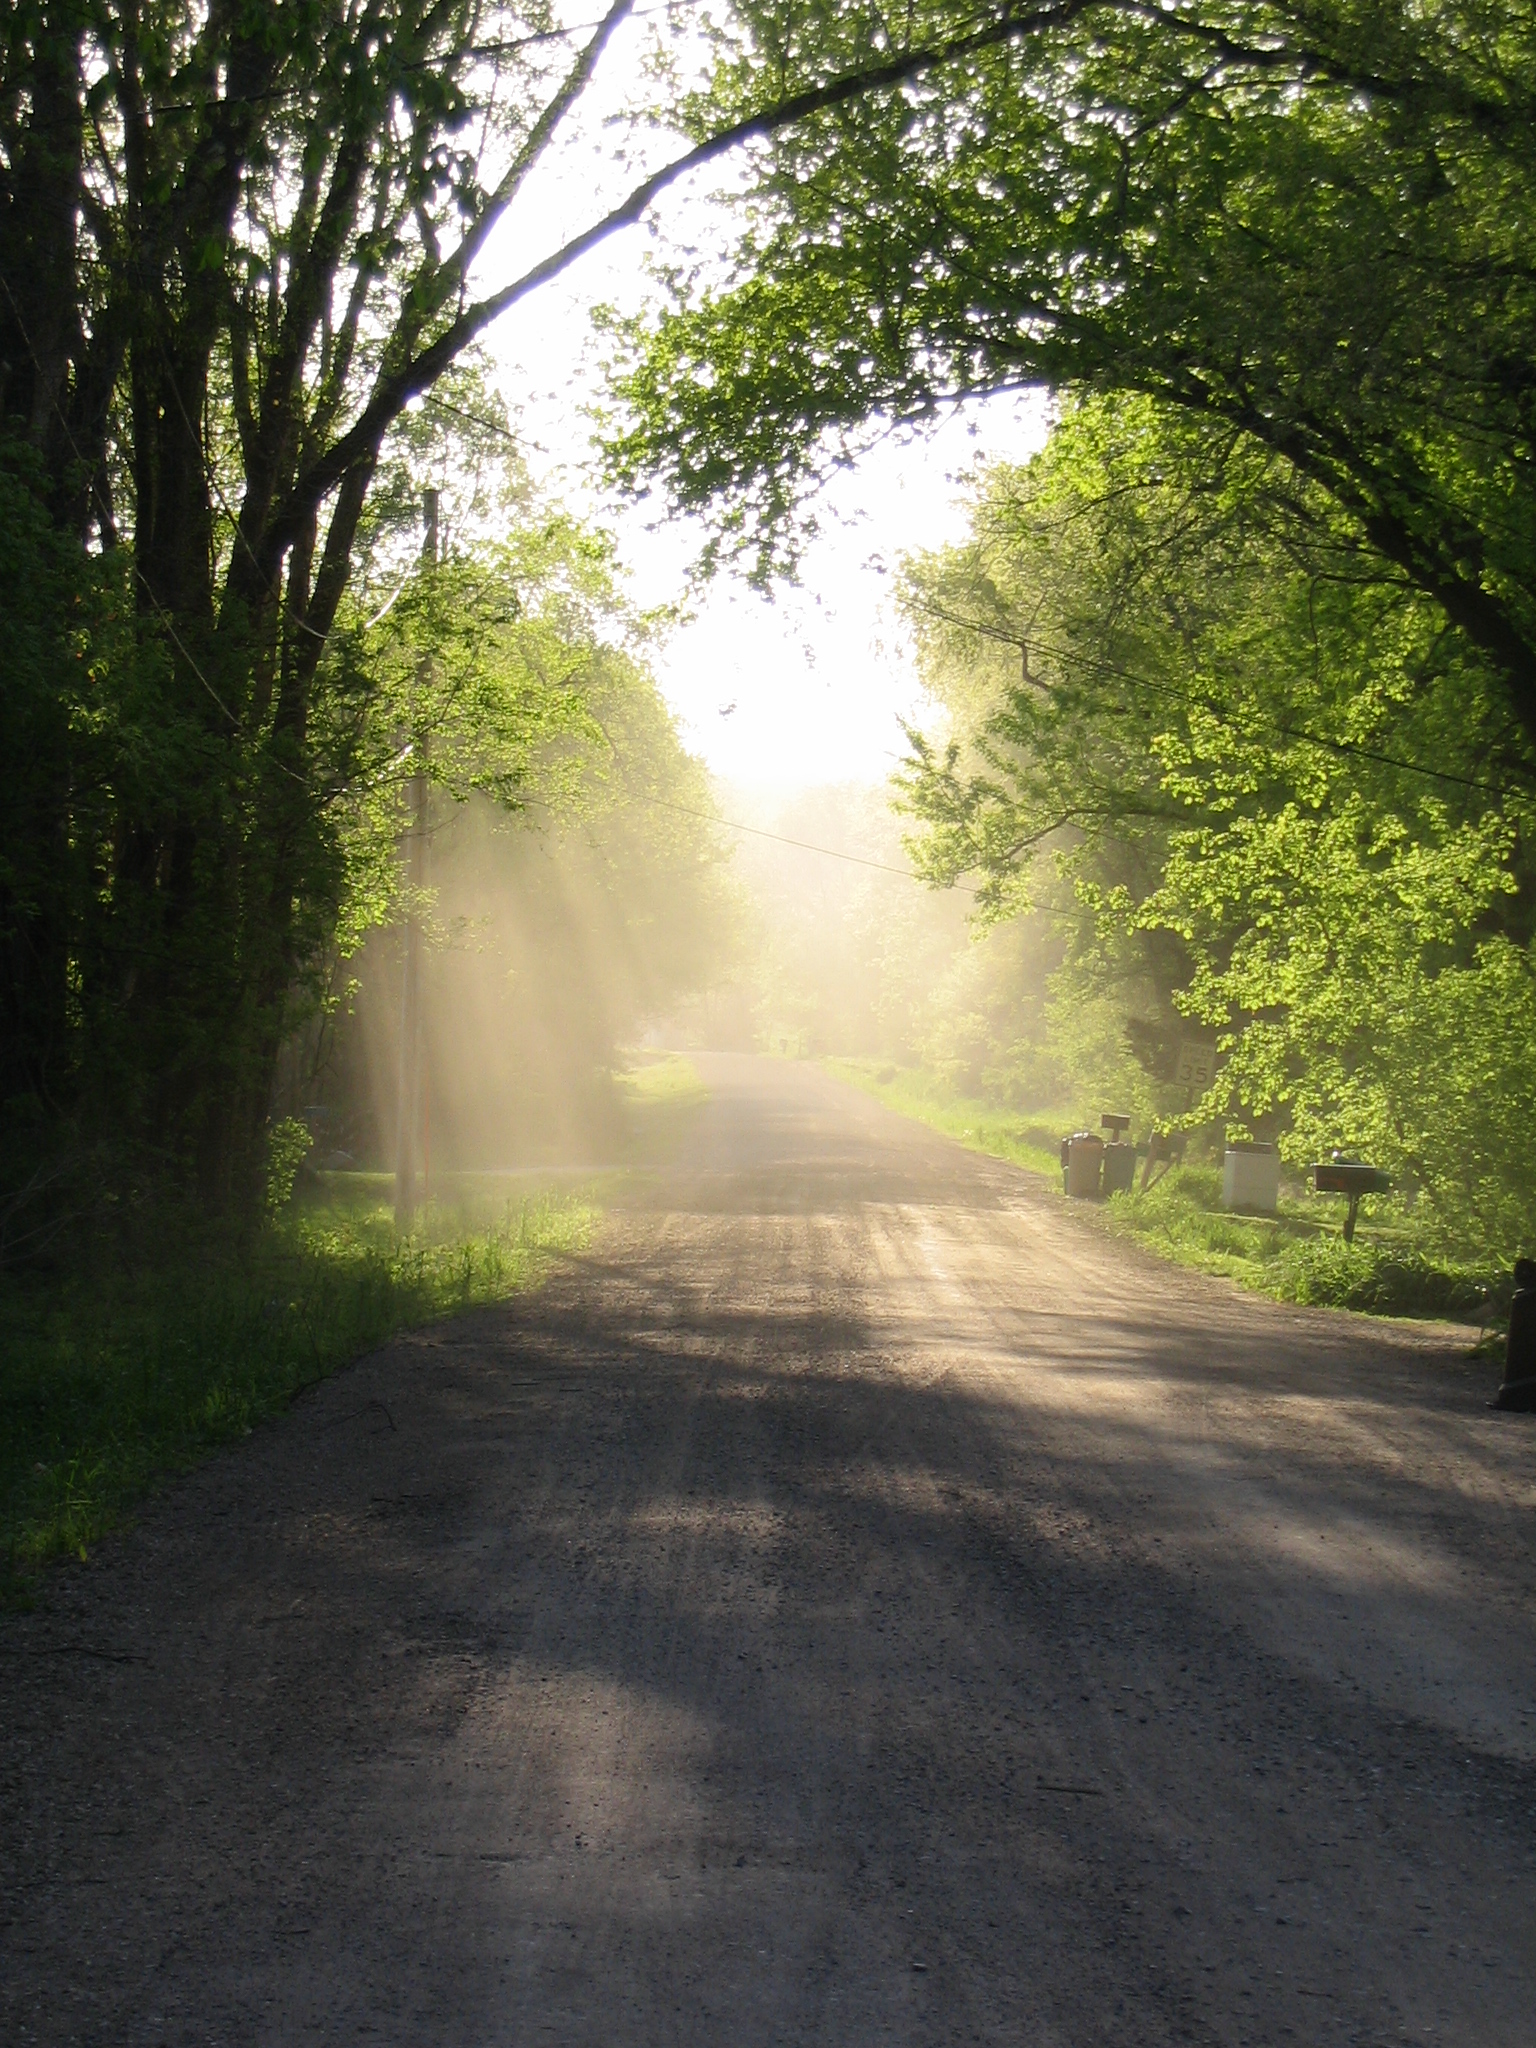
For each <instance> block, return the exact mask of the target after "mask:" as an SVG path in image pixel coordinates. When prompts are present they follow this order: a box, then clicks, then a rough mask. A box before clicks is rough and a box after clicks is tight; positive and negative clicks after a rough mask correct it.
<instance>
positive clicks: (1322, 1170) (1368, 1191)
mask: <svg viewBox="0 0 1536 2048" xmlns="http://www.w3.org/2000/svg"><path fill="white" fill-rule="evenodd" d="M1312 1185H1313V1187H1315V1188H1316V1189H1317V1192H1318V1193H1319V1194H1320V1195H1348V1197H1349V1213H1348V1214H1347V1215H1346V1216H1345V1218H1344V1242H1345V1243H1346V1244H1353V1243H1354V1241H1355V1218H1356V1217H1357V1216H1358V1215H1359V1213H1360V1198H1361V1196H1362V1195H1384V1194H1386V1193H1387V1192H1388V1191H1389V1190H1390V1188H1391V1186H1392V1182H1391V1179H1390V1178H1389V1176H1388V1175H1386V1174H1384V1173H1383V1172H1382V1170H1381V1168H1380V1167H1379V1166H1366V1165H1364V1164H1363V1163H1362V1162H1361V1161H1360V1160H1358V1159H1340V1158H1339V1157H1338V1155H1337V1154H1335V1155H1334V1157H1333V1158H1332V1159H1329V1160H1324V1161H1320V1162H1319V1163H1318V1164H1317V1165H1316V1166H1314V1167H1313V1169H1312Z"/></svg>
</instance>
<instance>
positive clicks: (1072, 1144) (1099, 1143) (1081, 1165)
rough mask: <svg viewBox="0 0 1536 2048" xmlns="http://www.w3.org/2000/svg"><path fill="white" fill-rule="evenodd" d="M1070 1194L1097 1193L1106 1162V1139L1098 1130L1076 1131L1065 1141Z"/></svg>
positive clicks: (1063, 1148)
mask: <svg viewBox="0 0 1536 2048" xmlns="http://www.w3.org/2000/svg"><path fill="white" fill-rule="evenodd" d="M1062 1150H1063V1151H1064V1152H1065V1153H1066V1161H1065V1166H1066V1182H1067V1193H1068V1194H1069V1195H1079V1196H1081V1195H1090V1196H1091V1195H1096V1194H1097V1193H1098V1192H1099V1176H1100V1173H1101V1172H1102V1170H1103V1164H1104V1140H1103V1139H1102V1138H1101V1137H1100V1136H1099V1135H1098V1133H1097V1132H1096V1131H1074V1132H1073V1133H1072V1135H1071V1137H1070V1138H1067V1139H1065V1140H1064V1141H1063V1144H1062Z"/></svg>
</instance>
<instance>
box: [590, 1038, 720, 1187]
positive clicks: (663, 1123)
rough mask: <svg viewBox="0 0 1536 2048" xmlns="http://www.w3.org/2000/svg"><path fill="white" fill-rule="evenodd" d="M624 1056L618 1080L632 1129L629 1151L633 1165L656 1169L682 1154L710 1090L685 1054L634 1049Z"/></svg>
mask: <svg viewBox="0 0 1536 2048" xmlns="http://www.w3.org/2000/svg"><path fill="white" fill-rule="evenodd" d="M622 1058H623V1059H624V1061H625V1064H624V1065H623V1066H621V1067H618V1068H616V1069H615V1072H614V1077H613V1080H614V1087H615V1089H616V1091H617V1093H618V1098H619V1102H620V1105H621V1106H622V1109H623V1112H624V1121H625V1124H626V1126H627V1137H626V1144H625V1152H626V1155H627V1158H628V1160H629V1161H630V1163H632V1164H634V1165H638V1166H646V1165H652V1166H653V1165H656V1164H657V1163H659V1162H660V1161H661V1160H664V1159H669V1158H671V1157H672V1156H673V1155H674V1154H675V1152H676V1151H677V1150H678V1148H679V1146H680V1145H681V1144H682V1142H683V1139H684V1138H685V1137H686V1136H687V1134H688V1130H689V1128H690V1126H691V1125H692V1123H693V1121H694V1119H695V1117H696V1116H697V1115H698V1113H699V1111H700V1110H701V1109H702V1108H703V1107H704V1104H705V1103H706V1102H707V1101H708V1100H709V1090H708V1088H707V1087H706V1086H705V1084H704V1082H703V1080H702V1079H701V1077H700V1074H699V1070H698V1068H697V1067H696V1066H695V1065H694V1064H693V1061H692V1060H691V1059H689V1058H687V1057H686V1055H685V1054H683V1053H676V1052H650V1051H645V1050H640V1049H635V1048H631V1049H630V1050H628V1051H626V1052H625V1053H623V1054H622Z"/></svg>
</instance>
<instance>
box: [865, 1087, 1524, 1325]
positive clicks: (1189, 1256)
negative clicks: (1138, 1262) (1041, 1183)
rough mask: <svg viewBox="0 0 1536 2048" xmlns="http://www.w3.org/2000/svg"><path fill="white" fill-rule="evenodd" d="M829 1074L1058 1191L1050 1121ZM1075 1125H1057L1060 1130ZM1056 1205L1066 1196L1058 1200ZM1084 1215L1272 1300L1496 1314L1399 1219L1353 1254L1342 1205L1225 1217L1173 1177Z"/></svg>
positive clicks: (1197, 1170)
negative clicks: (1346, 1237) (1345, 1233)
mask: <svg viewBox="0 0 1536 2048" xmlns="http://www.w3.org/2000/svg"><path fill="white" fill-rule="evenodd" d="M825 1065H826V1067H827V1069H828V1071H829V1072H831V1073H834V1074H837V1075H840V1076H841V1077H842V1078H843V1079H844V1080H846V1081H851V1082H852V1083H853V1084H854V1086H855V1087H858V1088H862V1089H864V1090H865V1091H866V1093H868V1094H870V1095H874V1096H877V1097H878V1098H879V1100H880V1101H882V1102H885V1103H888V1104H889V1105H890V1107H891V1108H892V1109H896V1110H900V1111H901V1112H902V1113H903V1114H904V1115H906V1116H910V1117H913V1118H915V1119H916V1120H917V1121H918V1122H920V1123H925V1124H928V1125H929V1126H930V1127H931V1128H932V1129H934V1130H937V1131H942V1132H944V1133H945V1135H946V1136H948V1137H951V1138H956V1139H958V1140H959V1141H960V1143H961V1144H963V1145H968V1146H970V1147H971V1149H972V1150H973V1151H976V1152H986V1153H989V1154H990V1155H991V1156H992V1157H993V1158H996V1159H1008V1160H1012V1161H1013V1162H1014V1164H1016V1165H1018V1166H1022V1167H1025V1168H1026V1169H1027V1170H1028V1171H1030V1172H1031V1173H1038V1174H1040V1175H1041V1176H1042V1177H1044V1178H1045V1179H1046V1180H1047V1182H1048V1184H1049V1186H1050V1187H1051V1188H1052V1189H1053V1190H1054V1191H1055V1192H1056V1193H1058V1194H1060V1192H1061V1165H1060V1158H1059V1155H1058V1153H1057V1151H1056V1149H1055V1145H1054V1144H1053V1143H1052V1142H1051V1140H1052V1131H1051V1128H1050V1126H1049V1124H1048V1123H1047V1121H1046V1118H1047V1116H1048V1114H1049V1113H1048V1112H1036V1113H1035V1114H1034V1115H1033V1116H1022V1115H1020V1114H1018V1113H1016V1112H1009V1111H1005V1110H1000V1109H997V1108H995V1107H993V1106H991V1105H989V1104H987V1103H985V1102H980V1101H977V1100H976V1099H975V1098H973V1097H970V1096H963V1095H957V1094H955V1093H953V1092H952V1091H950V1090H947V1089H946V1088H945V1087H944V1085H943V1083H942V1082H941V1081H939V1080H938V1078H937V1077H936V1076H935V1075H933V1074H931V1073H928V1072H925V1071H924V1070H923V1069H922V1068H920V1067H913V1068H904V1067H895V1066H892V1065H889V1064H882V1063H881V1062H880V1061H877V1060H827V1061H826V1062H825ZM1074 1121H1075V1119H1074V1118H1073V1117H1072V1116H1071V1115H1070V1113H1064V1114H1062V1115H1060V1116H1058V1117H1057V1118H1056V1119H1055V1122H1056V1125H1057V1127H1058V1128H1059V1129H1060V1130H1063V1131H1064V1130H1067V1129H1069V1128H1070V1127H1071V1126H1072V1124H1073V1122H1074ZM1062 1199H1063V1200H1065V1196H1062ZM1075 1206H1080V1207H1081V1209H1082V1211H1083V1213H1084V1214H1085V1215H1088V1216H1091V1217H1094V1218H1096V1219H1098V1220H1100V1221H1102V1222H1103V1223H1104V1224H1105V1225H1107V1226H1108V1227H1109V1228H1110V1229H1112V1230H1115V1231H1117V1232H1119V1233H1121V1234H1122V1235H1124V1236H1127V1237H1134V1238H1135V1239H1136V1240H1137V1241H1138V1242H1139V1243H1141V1244H1143V1245H1145V1246H1146V1247H1147V1249H1148V1250H1149V1251H1153V1252H1156V1253H1158V1254H1159V1255H1160V1256H1162V1257H1163V1258H1168V1259H1174V1260H1177V1261H1178V1262H1179V1263H1180V1264H1181V1265H1186V1266H1194V1267H1196V1268H1198V1269H1199V1270H1200V1271H1201V1272H1205V1273H1218V1274H1221V1275H1222V1276H1223V1277H1224V1278H1226V1279H1229V1280H1235V1281H1237V1282H1238V1284H1239V1285H1240V1286H1243V1287H1250V1288H1253V1289H1254V1290H1255V1291H1256V1292H1257V1293H1260V1294H1267V1295H1269V1296H1271V1297H1272V1298H1273V1299H1275V1300H1277V1301H1294V1302H1302V1303H1310V1304H1314V1305H1317V1306H1322V1307H1331V1308H1351V1309H1360V1310H1363V1311H1365V1312H1367V1313H1369V1314H1373V1315H1393V1316H1459V1317H1474V1316H1477V1315H1479V1314H1481V1313H1483V1312H1485V1311H1486V1309H1487V1308H1488V1306H1489V1304H1490V1303H1492V1304H1493V1305H1494V1306H1495V1307H1496V1306H1497V1305H1498V1303H1499V1300H1500V1297H1501V1293H1506V1294H1507V1291H1508V1280H1507V1277H1506V1276H1501V1275H1499V1274H1497V1273H1493V1272H1491V1271H1487V1270H1484V1269H1483V1268H1482V1267H1480V1266H1479V1265H1478V1264H1477V1263H1476V1262H1475V1261H1457V1260H1454V1259H1450V1258H1447V1257H1446V1256H1445V1255H1444V1253H1443V1252H1441V1251H1440V1250H1438V1249H1436V1248H1431V1247H1430V1246H1429V1245H1428V1244H1427V1243H1425V1242H1424V1241H1423V1240H1422V1238H1421V1235H1420V1233H1419V1232H1417V1231H1416V1230H1415V1228H1414V1223H1413V1219H1412V1218H1411V1216H1409V1215H1407V1214H1405V1213H1404V1212H1403V1211H1401V1210H1396V1211H1394V1210H1393V1209H1391V1208H1387V1209H1386V1210H1385V1213H1384V1214H1379V1215H1378V1216H1376V1217H1374V1218H1372V1217H1369V1216H1367V1217H1363V1218H1362V1220H1361V1223H1360V1227H1359V1229H1358V1230H1357V1232H1356V1236H1355V1241H1354V1243H1353V1244H1352V1245H1347V1244H1345V1242H1344V1239H1343V1235H1342V1232H1341V1229H1340V1224H1341V1221H1342V1215H1343V1205H1342V1203H1340V1202H1339V1201H1337V1200H1336V1199H1333V1198H1326V1197H1325V1198H1322V1199H1319V1198H1317V1197H1315V1196H1312V1195H1310V1194H1308V1193H1306V1192H1305V1191H1301V1190H1293V1189H1286V1190H1284V1191H1282V1194H1281V1198H1280V1213H1279V1214H1278V1215H1277V1216H1239V1215H1233V1214H1232V1213H1231V1212H1229V1211H1228V1210H1225V1209H1223V1208H1222V1206H1221V1170H1220V1168H1219V1167H1216V1166H1200V1165H1189V1166H1181V1167H1176V1168H1175V1169H1174V1170H1173V1172H1171V1173H1169V1174H1166V1175H1165V1176H1164V1177H1163V1178H1162V1179H1161V1180H1159V1181H1158V1182H1156V1184H1155V1185H1154V1186H1152V1187H1151V1188H1149V1189H1148V1190H1147V1192H1146V1193H1145V1194H1141V1193H1134V1194H1129V1195H1113V1196H1111V1197H1110V1199H1109V1200H1108V1201H1107V1202H1105V1203H1103V1204H1102V1205H1099V1204H1089V1203H1082V1204H1080V1205H1075Z"/></svg>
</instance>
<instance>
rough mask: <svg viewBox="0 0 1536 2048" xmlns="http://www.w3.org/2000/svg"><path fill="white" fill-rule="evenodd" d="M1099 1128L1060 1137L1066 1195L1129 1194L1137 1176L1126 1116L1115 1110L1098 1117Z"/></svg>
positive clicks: (1134, 1153) (1062, 1180) (1133, 1147)
mask: <svg viewBox="0 0 1536 2048" xmlns="http://www.w3.org/2000/svg"><path fill="white" fill-rule="evenodd" d="M1099 1126H1100V1129H1101V1130H1106V1131H1108V1132H1109V1137H1108V1139H1107V1140H1105V1139H1104V1138H1101V1137H1100V1136H1099V1133H1098V1131H1074V1132H1073V1133H1072V1135H1071V1137H1070V1138H1063V1139H1062V1141H1061V1182H1062V1186H1063V1187H1064V1188H1065V1189H1066V1191H1067V1193H1068V1194H1069V1195H1074V1196H1086V1197H1088V1198H1090V1199H1092V1198H1093V1197H1096V1196H1098V1195H1128V1194H1129V1193H1130V1191H1131V1189H1132V1187H1133V1186H1134V1184H1135V1180H1136V1147H1135V1146H1134V1145H1133V1144H1132V1143H1131V1141H1130V1139H1129V1138H1128V1137H1127V1136H1126V1133H1127V1132H1128V1131H1129V1130H1130V1128H1131V1120H1130V1118H1129V1117H1128V1116H1121V1115H1119V1114H1118V1113H1115V1114H1110V1115H1106V1116H1102V1117H1100V1118H1099Z"/></svg>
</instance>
